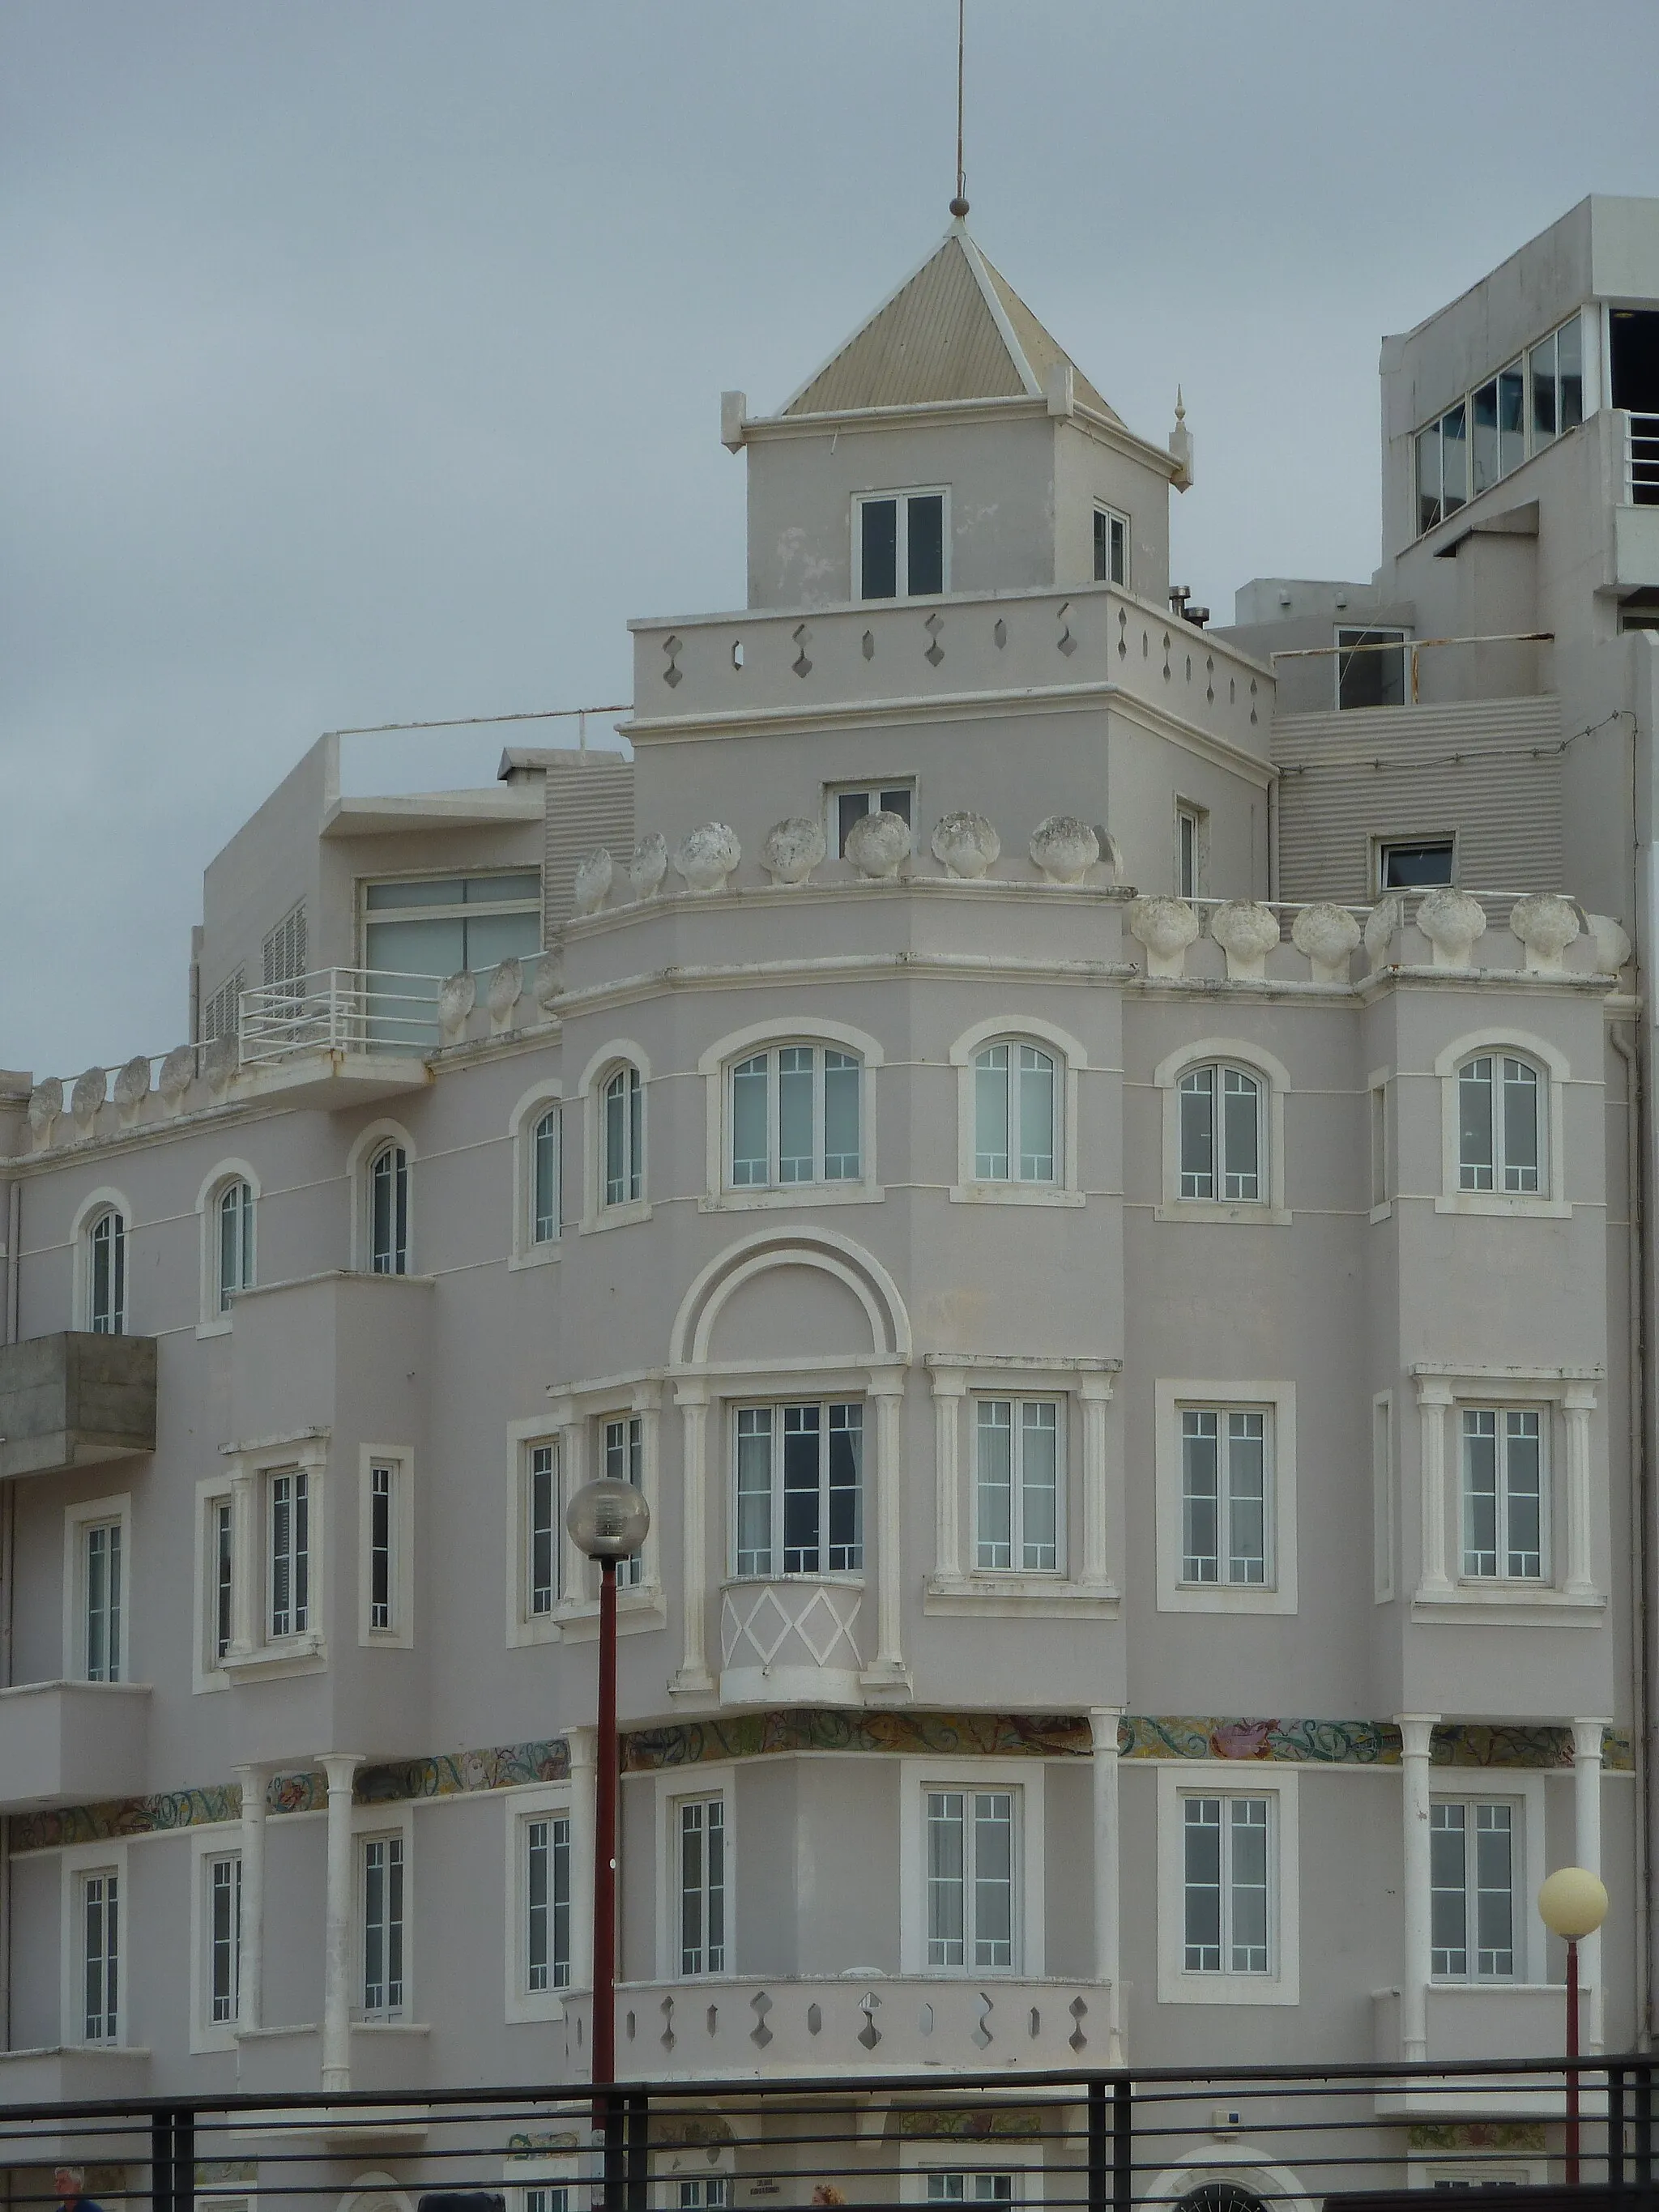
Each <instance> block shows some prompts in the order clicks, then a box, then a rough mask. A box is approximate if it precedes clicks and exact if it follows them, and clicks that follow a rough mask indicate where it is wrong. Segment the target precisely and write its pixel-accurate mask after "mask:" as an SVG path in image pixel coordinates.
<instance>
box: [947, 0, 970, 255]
mask: <svg viewBox="0 0 1659 2212" xmlns="http://www.w3.org/2000/svg"><path fill="white" fill-rule="evenodd" d="M967 4H968V0H957V196H956V197H955V198H954V199H953V200H952V201H951V214H952V215H953V216H955V217H956V219H957V222H961V221H962V219H963V216H965V215H966V214H967V212H968V172H967V171H966V169H964V168H963V166H962V56H963V45H964V43H965V39H964V33H963V15H964V12H965V10H966V8H967Z"/></svg>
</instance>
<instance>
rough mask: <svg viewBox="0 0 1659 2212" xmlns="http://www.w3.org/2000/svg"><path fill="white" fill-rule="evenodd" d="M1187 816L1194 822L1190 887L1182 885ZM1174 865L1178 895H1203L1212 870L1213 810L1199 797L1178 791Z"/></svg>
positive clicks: (1189, 896) (1191, 896) (1173, 872)
mask: <svg viewBox="0 0 1659 2212" xmlns="http://www.w3.org/2000/svg"><path fill="white" fill-rule="evenodd" d="M1183 816H1185V817H1186V818H1187V820H1188V821H1189V822H1190V823H1192V825H1193V887H1192V890H1190V891H1187V890H1182V887H1181V823H1182V817H1183ZM1174 828H1175V866H1174V868H1173V870H1172V871H1171V874H1172V877H1173V880H1174V883H1175V886H1176V897H1177V898H1180V899H1184V898H1202V897H1203V896H1204V885H1205V883H1206V879H1207V878H1208V876H1209V872H1210V810H1209V808H1208V807H1207V806H1200V804H1199V802H1198V801H1197V799H1187V798H1184V797H1183V796H1182V793H1180V792H1176V795H1175V823H1174Z"/></svg>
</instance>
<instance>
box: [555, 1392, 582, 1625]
mask: <svg viewBox="0 0 1659 2212" xmlns="http://www.w3.org/2000/svg"><path fill="white" fill-rule="evenodd" d="M551 1411H552V1415H553V1424H554V1426H555V1427H556V1429H557V1431H558V1432H559V1498H560V1501H561V1503H562V1504H563V1505H564V1506H567V1507H568V1505H569V1504H570V1501H571V1499H572V1498H574V1496H575V1495H576V1492H578V1491H579V1490H580V1488H581V1486H582V1485H583V1484H584V1483H585V1482H586V1480H587V1470H586V1453H585V1452H584V1450H583V1449H582V1445H583V1442H584V1437H585V1431H586V1423H585V1422H583V1421H582V1420H581V1419H580V1417H579V1416H578V1414H577V1412H576V1406H575V1401H574V1399H572V1398H556V1399H555V1400H554V1401H553V1404H552V1407H551ZM559 1549H560V1561H559V1589H560V1593H561V1595H562V1596H563V1598H564V1599H565V1601H566V1602H567V1603H569V1602H571V1601H581V1600H582V1599H584V1598H586V1596H587V1595H588V1587H587V1561H586V1559H585V1558H584V1557H583V1555H582V1553H580V1551H579V1550H578V1548H577V1546H576V1540H575V1538H574V1536H573V1535H572V1534H571V1533H570V1531H569V1529H568V1528H567V1527H566V1526H565V1522H564V1516H563V1514H562V1513H561V1514H560V1516H559Z"/></svg>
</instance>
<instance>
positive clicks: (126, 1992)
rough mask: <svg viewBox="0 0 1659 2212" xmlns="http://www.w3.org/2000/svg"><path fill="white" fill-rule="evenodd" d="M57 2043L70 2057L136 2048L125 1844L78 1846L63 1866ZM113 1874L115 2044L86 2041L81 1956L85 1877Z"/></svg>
mask: <svg viewBox="0 0 1659 2212" xmlns="http://www.w3.org/2000/svg"><path fill="white" fill-rule="evenodd" d="M58 1866H59V1869H60V1871H59V1876H58V1879H59V1883H60V1887H59V1890H58V2004H59V2006H60V2008H61V2010H60V2013H59V2016H58V2017H59V2027H58V2040H59V2041H60V2042H61V2043H62V2044H63V2045H64V2048H65V2049H66V2050H70V2051H125V2050H130V2049H131V2047H132V2046H131V2044H130V2042H129V2040H128V2039H129V2036H130V2034H131V2025H132V2015H131V1988H132V1892H131V1888H130V1887H129V1886H128V1877H127V1847H126V1845H125V1844H124V1843H115V1842H106V1843H100V1844H73V1845H71V1847H70V1849H69V1850H66V1851H64V1853H63V1854H62V1857H60V1859H59V1861H58ZM106 1873H108V1874H112V1875H114V1876H115V1877H116V1883H117V1887H116V1899H117V1905H118V1911H119V1915H120V1919H119V1926H118V1933H117V1936H116V1985H115V2038H114V2040H113V2041H112V2042H98V2043H88V2041H87V2039H86V2011H85V2004H86V1983H85V1977H84V1972H83V1967H84V1963H85V1962H84V1960H82V1955H81V1940H82V1915H81V1877H82V1875H88V1874H106Z"/></svg>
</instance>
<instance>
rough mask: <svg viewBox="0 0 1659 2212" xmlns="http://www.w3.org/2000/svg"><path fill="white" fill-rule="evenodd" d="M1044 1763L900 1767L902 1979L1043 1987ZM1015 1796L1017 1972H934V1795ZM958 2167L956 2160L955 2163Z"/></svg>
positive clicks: (940, 1762) (919, 1762) (906, 1762)
mask: <svg viewBox="0 0 1659 2212" xmlns="http://www.w3.org/2000/svg"><path fill="white" fill-rule="evenodd" d="M1045 1772H1046V1765H1045V1762H1044V1761H1043V1760H1042V1759H900V1761H899V1972H901V1973H902V1974H917V1975H921V1977H923V1978H925V1979H927V1980H929V1981H945V1980H948V1981H956V1980H962V1981H973V1980H975V1979H976V1978H986V1977H988V1978H990V1979H992V1980H993V1981H997V1982H1030V1981H1040V1980H1041V1979H1042V1977H1043V1975H1044V1974H1046V1973H1047V1972H1048V1966H1047V1965H1046V1963H1045V1962H1046V1959H1047V1951H1048V1937H1047V1928H1046V1923H1045V1918H1044V1904H1045V1882H1044V1868H1045V1857H1044V1846H1043V1784H1044V1778H1045ZM941 1788H942V1789H945V1790H1013V1791H1014V1792H1015V1793H1016V1794H1017V1795H1018V1797H1019V1800H1020V1805H1019V1814H1018V1819H1019V1834H1018V1842H1017V1844H1016V1851H1017V1855H1018V1873H1017V1877H1016V1883H1017V1896H1016V1900H1015V1911H1016V1916H1017V1919H1016V1926H1017V1931H1018V1933H1017V1940H1016V1942H1015V1947H1014V1948H1015V1952H1016V1960H1015V1964H1014V1965H1013V1966H961V1967H957V1966H930V1965H929V1964H928V1960H927V1792H928V1791H929V1790H936V1789H941ZM953 2163H954V2161H953Z"/></svg>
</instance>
